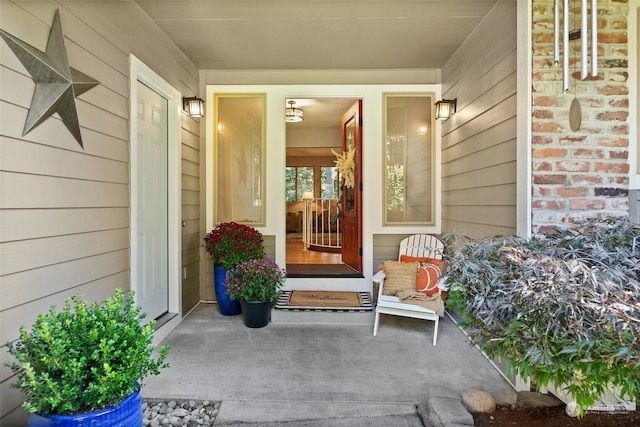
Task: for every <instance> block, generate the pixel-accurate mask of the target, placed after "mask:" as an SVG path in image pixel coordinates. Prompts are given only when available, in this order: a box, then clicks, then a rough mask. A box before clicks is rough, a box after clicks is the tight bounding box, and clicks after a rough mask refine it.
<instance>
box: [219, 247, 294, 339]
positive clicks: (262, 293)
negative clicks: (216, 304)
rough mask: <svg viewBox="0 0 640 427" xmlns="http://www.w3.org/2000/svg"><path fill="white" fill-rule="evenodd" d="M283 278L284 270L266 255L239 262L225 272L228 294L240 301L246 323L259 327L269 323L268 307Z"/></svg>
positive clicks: (282, 283) (273, 299)
mask: <svg viewBox="0 0 640 427" xmlns="http://www.w3.org/2000/svg"><path fill="white" fill-rule="evenodd" d="M286 277H287V273H286V271H285V270H284V269H282V268H280V267H278V265H277V264H276V263H275V262H273V261H271V260H270V259H268V258H260V259H250V260H248V261H244V262H241V263H240V264H238V265H236V266H235V267H233V268H232V269H231V270H229V271H228V272H227V276H226V280H225V286H226V288H227V293H228V294H229V296H230V297H231V298H233V299H236V300H238V301H240V304H241V306H242V316H243V320H244V324H245V325H246V326H248V327H250V328H261V327H263V326H266V325H267V324H268V323H269V320H270V317H271V306H272V305H273V302H274V301H275V300H276V299H278V295H279V294H280V288H282V286H283V285H284V282H285V279H286Z"/></svg>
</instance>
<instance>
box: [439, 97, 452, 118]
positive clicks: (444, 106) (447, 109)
mask: <svg viewBox="0 0 640 427" xmlns="http://www.w3.org/2000/svg"><path fill="white" fill-rule="evenodd" d="M456 101H457V99H442V100H440V101H438V102H436V119H444V120H446V119H448V118H449V117H451V116H453V114H454V113H455V112H456Z"/></svg>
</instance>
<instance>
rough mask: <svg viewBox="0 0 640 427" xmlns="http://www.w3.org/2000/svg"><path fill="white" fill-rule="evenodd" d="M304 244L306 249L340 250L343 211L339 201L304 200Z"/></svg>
mask: <svg viewBox="0 0 640 427" xmlns="http://www.w3.org/2000/svg"><path fill="white" fill-rule="evenodd" d="M303 202H304V210H303V212H302V242H303V243H304V248H305V249H317V250H323V249H327V250H330V249H340V248H341V247H342V241H341V233H340V225H341V221H340V220H341V218H342V211H341V208H340V201H339V200H338V199H320V198H308V199H304V200H303Z"/></svg>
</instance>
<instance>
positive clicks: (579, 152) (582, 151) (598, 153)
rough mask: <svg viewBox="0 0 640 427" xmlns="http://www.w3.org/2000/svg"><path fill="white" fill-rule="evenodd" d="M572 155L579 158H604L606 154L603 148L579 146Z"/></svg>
mask: <svg viewBox="0 0 640 427" xmlns="http://www.w3.org/2000/svg"><path fill="white" fill-rule="evenodd" d="M570 157H576V158H578V159H604V158H605V157H606V154H605V152H604V151H602V150H597V149H588V148H577V149H575V150H573V153H572V154H571V156H570Z"/></svg>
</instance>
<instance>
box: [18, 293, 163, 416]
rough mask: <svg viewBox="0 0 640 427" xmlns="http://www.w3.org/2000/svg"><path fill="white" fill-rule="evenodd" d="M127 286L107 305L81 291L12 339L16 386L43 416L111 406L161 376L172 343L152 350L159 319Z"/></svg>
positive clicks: (28, 406) (27, 404)
mask: <svg viewBox="0 0 640 427" xmlns="http://www.w3.org/2000/svg"><path fill="white" fill-rule="evenodd" d="M133 294H134V293H133V292H131V295H130V297H129V298H127V299H126V301H125V297H124V294H123V292H122V290H120V289H118V290H116V295H115V296H113V297H111V298H109V299H107V300H106V301H105V303H104V304H103V305H100V304H98V303H93V304H91V305H88V304H87V302H86V301H84V300H83V299H82V298H81V297H80V296H79V295H74V296H72V297H69V298H67V299H66V300H65V304H64V307H63V309H62V311H60V312H56V309H55V307H51V309H50V311H49V312H48V313H46V314H40V315H39V316H38V319H37V320H36V322H35V324H34V325H33V328H32V330H31V331H30V332H29V331H27V329H26V328H25V327H24V326H23V327H21V328H20V339H19V340H18V341H17V342H15V343H8V344H7V345H8V348H9V353H10V354H11V355H12V356H14V357H15V358H16V360H17V362H12V363H7V364H6V365H7V366H8V367H10V368H11V369H12V370H13V372H15V373H17V374H18V377H17V378H18V380H17V382H16V383H14V384H12V385H11V386H12V387H14V388H17V389H20V390H22V391H23V392H24V394H25V402H24V404H23V406H24V408H25V409H26V410H27V411H29V412H38V413H40V414H73V413H83V412H90V411H94V410H98V409H102V408H106V407H109V406H112V405H114V404H116V403H118V402H120V401H122V400H123V399H124V398H125V397H127V396H128V395H130V394H131V393H133V392H134V391H135V390H136V388H137V387H139V382H140V381H141V380H142V379H143V378H144V377H146V376H148V375H150V374H153V375H158V374H159V373H160V369H161V368H165V367H167V366H169V365H168V364H167V363H165V358H166V356H167V352H168V351H169V347H168V346H164V347H162V348H161V349H160V351H159V354H158V357H157V359H154V357H153V352H154V347H153V327H154V325H155V321H152V322H150V323H148V324H147V325H145V326H142V325H141V323H140V321H141V320H142V319H143V318H144V317H145V315H144V314H141V313H140V307H138V306H135V305H134V302H133Z"/></svg>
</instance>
